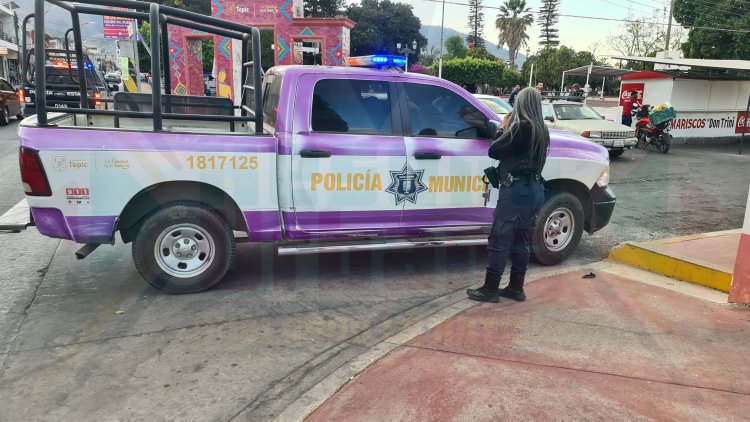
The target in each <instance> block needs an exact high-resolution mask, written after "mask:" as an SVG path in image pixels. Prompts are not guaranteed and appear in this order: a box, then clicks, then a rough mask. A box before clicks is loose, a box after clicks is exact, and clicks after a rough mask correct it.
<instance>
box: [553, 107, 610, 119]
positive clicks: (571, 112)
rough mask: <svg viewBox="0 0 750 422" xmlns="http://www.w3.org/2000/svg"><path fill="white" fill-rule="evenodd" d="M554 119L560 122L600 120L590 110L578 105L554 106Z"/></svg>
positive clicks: (598, 116)
mask: <svg viewBox="0 0 750 422" xmlns="http://www.w3.org/2000/svg"><path fill="white" fill-rule="evenodd" d="M555 117H557V118H558V119H560V120H601V118H602V117H601V116H600V115H599V114H598V113H597V112H596V111H594V110H593V109H592V108H590V107H587V106H585V105H579V104H555Z"/></svg>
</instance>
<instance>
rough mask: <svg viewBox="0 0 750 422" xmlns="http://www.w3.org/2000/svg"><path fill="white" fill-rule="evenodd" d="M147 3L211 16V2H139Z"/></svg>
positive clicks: (153, 0) (181, 0)
mask: <svg viewBox="0 0 750 422" xmlns="http://www.w3.org/2000/svg"><path fill="white" fill-rule="evenodd" d="M139 1H143V2H147V3H158V4H161V5H164V6H172V7H176V8H178V9H183V10H187V11H190V12H195V13H200V14H202V15H211V2H210V1H209V0H139Z"/></svg>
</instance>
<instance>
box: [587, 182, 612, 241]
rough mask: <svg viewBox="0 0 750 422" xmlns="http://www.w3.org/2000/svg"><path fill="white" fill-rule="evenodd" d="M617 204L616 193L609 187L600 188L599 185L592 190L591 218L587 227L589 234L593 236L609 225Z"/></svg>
mask: <svg viewBox="0 0 750 422" xmlns="http://www.w3.org/2000/svg"><path fill="white" fill-rule="evenodd" d="M616 202H617V198H616V197H615V193H614V192H612V189H610V188H609V186H607V187H605V188H600V187H599V186H598V185H594V187H593V188H591V203H592V209H591V217H590V218H589V219H588V220H587V221H586V227H585V229H586V231H587V232H588V233H589V234H593V233H595V232H597V231H599V230H601V229H602V228H604V227H605V226H606V225H607V224H609V220H610V219H611V218H612V213H613V212H614V211H615V203H616Z"/></svg>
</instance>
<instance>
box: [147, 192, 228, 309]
mask: <svg viewBox="0 0 750 422" xmlns="http://www.w3.org/2000/svg"><path fill="white" fill-rule="evenodd" d="M234 256H235V240H234V236H233V234H232V230H231V228H230V227H229V225H228V224H227V222H226V221H225V220H224V219H223V218H222V217H221V216H220V215H219V214H218V213H217V212H216V211H214V210H213V209H210V208H208V207H206V206H204V205H202V204H199V203H193V202H175V203H172V204H168V205H166V206H164V207H163V208H161V209H159V210H158V211H156V212H155V213H153V214H152V215H150V216H148V217H146V220H145V221H144V222H143V225H142V226H141V227H140V229H139V230H138V233H137V234H136V237H135V240H134V242H133V262H134V263H135V266H136V268H137V269H138V272H139V273H140V274H141V276H142V277H143V278H144V279H145V280H146V281H147V282H148V283H149V284H151V285H152V286H153V287H155V288H157V289H159V290H162V291H164V292H166V293H176V294H180V293H195V292H200V291H203V290H206V289H209V288H210V287H212V286H214V285H215V284H217V283H218V282H219V281H221V279H222V278H223V277H224V275H225V274H226V273H227V271H229V268H230V267H231V266H232V265H233V263H234Z"/></svg>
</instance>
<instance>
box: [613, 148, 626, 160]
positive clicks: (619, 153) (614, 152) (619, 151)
mask: <svg viewBox="0 0 750 422" xmlns="http://www.w3.org/2000/svg"><path fill="white" fill-rule="evenodd" d="M624 152H625V150H624V149H618V150H615V151H612V150H610V151H609V158H617V157H619V156H621V155H622V154H623V153H624Z"/></svg>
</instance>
